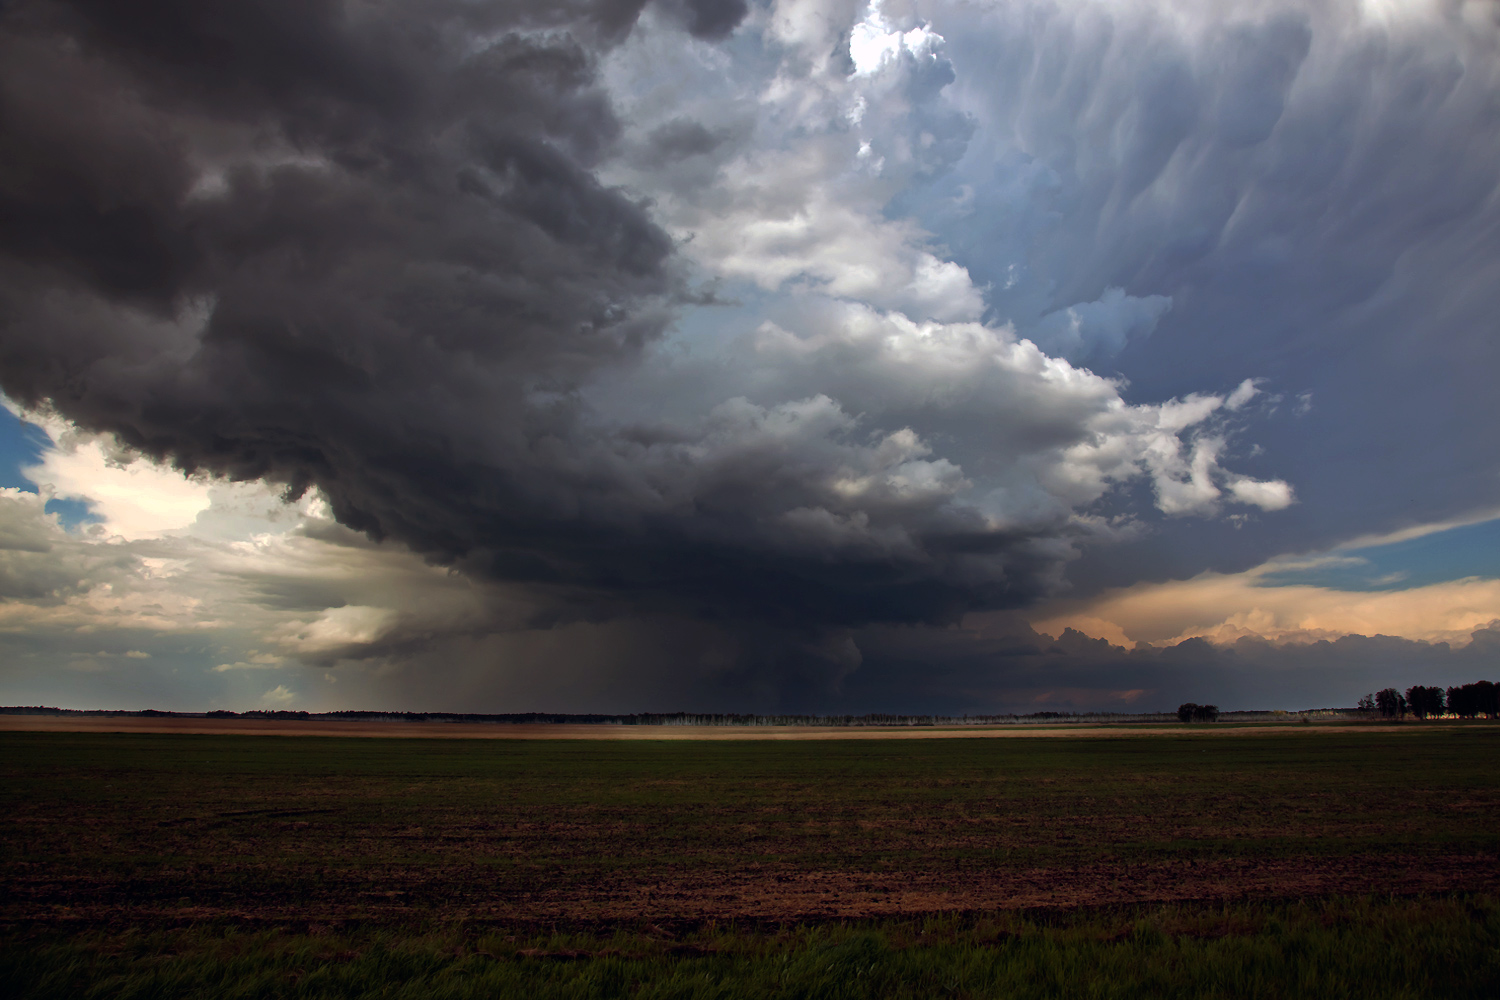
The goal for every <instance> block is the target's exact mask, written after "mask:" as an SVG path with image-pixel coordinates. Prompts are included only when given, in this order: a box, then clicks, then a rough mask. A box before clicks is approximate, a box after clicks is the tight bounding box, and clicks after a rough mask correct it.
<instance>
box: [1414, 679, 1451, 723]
mask: <svg viewBox="0 0 1500 1000" xmlns="http://www.w3.org/2000/svg"><path fill="white" fill-rule="evenodd" d="M1406 707H1407V708H1409V709H1410V710H1411V714H1412V715H1415V716H1416V717H1417V718H1419V719H1426V718H1428V717H1436V716H1439V715H1442V714H1443V689H1442V688H1440V687H1423V686H1422V685H1421V684H1413V685H1412V686H1411V687H1409V688H1407V689H1406Z"/></svg>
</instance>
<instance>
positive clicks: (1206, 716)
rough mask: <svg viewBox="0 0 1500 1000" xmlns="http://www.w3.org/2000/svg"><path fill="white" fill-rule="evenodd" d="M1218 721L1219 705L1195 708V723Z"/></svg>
mask: <svg viewBox="0 0 1500 1000" xmlns="http://www.w3.org/2000/svg"><path fill="white" fill-rule="evenodd" d="M1218 719H1219V706H1218V705H1197V706H1195V707H1194V708H1193V721H1194V722H1217V721H1218Z"/></svg>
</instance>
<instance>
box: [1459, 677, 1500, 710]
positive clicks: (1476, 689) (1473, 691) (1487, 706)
mask: <svg viewBox="0 0 1500 1000" xmlns="http://www.w3.org/2000/svg"><path fill="white" fill-rule="evenodd" d="M1495 692H1496V688H1495V685H1494V684H1492V683H1490V682H1489V681H1475V682H1474V683H1473V684H1465V685H1464V686H1462V687H1451V688H1449V689H1448V711H1450V712H1452V713H1453V714H1454V715H1456V716H1458V717H1459V718H1460V719H1477V718H1479V716H1481V715H1483V716H1486V717H1487V718H1491V719H1493V718H1494V717H1495V716H1496V715H1497V714H1500V712H1497V711H1496V706H1495Z"/></svg>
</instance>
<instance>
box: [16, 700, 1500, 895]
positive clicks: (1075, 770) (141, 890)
mask: <svg viewBox="0 0 1500 1000" xmlns="http://www.w3.org/2000/svg"><path fill="white" fill-rule="evenodd" d="M1497 750H1500V727H1495V726H1473V727H1449V728H1446V729H1443V728H1426V729H1423V728H1418V727H1408V728H1407V729H1405V730H1402V731H1400V732H1397V733H1381V732H1373V731H1364V730H1361V731H1344V732H1338V733H1326V734H1317V733H1311V734H1310V733H1308V732H1307V731H1306V727H1301V728H1300V729H1299V730H1297V731H1293V732H1291V733H1287V734H1284V735H1283V737H1282V738H1280V739H1268V738H1266V736H1265V735H1263V734H1256V735H1246V734H1243V733H1242V734H1240V735H1239V736H1238V737H1236V736H1235V735H1233V734H1229V733H1216V734H1214V735H1212V736H1210V735H1203V734H1201V733H1200V734H1198V735H1192V736H1188V737H1183V738H1178V739H1155V740H1153V739H1149V738H1138V737H1135V736H1132V737H1130V738H1116V739H1112V740H1111V739H1106V738H1102V737H1098V736H1095V737H1092V738H1084V739H1074V740H1060V739H1043V740H1030V741H1028V740H987V739H972V740H967V741H960V740H942V741H936V742H933V741H893V742H879V741H869V740H866V741H824V742H810V741H797V742H792V743H743V742H741V743H736V742H720V743H712V744H706V743H697V744H693V743H683V742H675V743H639V742H631V743H614V744H609V743H599V742H569V741H554V742H548V741H490V740H484V741H471V742H467V743H461V742H452V741H408V740H401V741H389V740H318V739H285V740H265V739H256V738H244V737H207V736H185V735H177V736H162V735H139V734H138V735H128V736H107V735H63V734H37V733H32V734H8V735H5V736H3V737H0V890H3V891H0V921H6V922H16V921H21V922H38V921H44V922H52V921H62V922H65V923H66V922H74V921H84V922H97V921H107V922H128V923H140V922H146V923H152V922H161V921H168V922H182V921H196V920H204V919H216V920H217V919H229V920H233V921H237V922H246V921H248V922H257V921H271V922H284V921H287V920H306V921H342V920H376V921H408V920H413V919H430V918H441V919H450V918H465V919H477V920H485V921H499V922H506V923H516V924H546V923H549V922H557V921H585V922H590V923H606V924H607V923H621V922H631V921H652V922H656V923H663V922H670V921H711V920H725V919H735V920H752V921H783V920H793V919H805V918H847V917H864V916H899V915H908V914H917V913H929V912H936V911H982V910H996V909H1011V908H1032V907H1049V908H1051V907H1075V906H1096V905H1106V904H1117V903H1147V902H1159V901H1161V902H1165V901H1183V900H1229V899H1256V898H1287V897H1301V896H1322V895H1332V894H1358V893H1369V892H1379V893H1386V892H1389V893H1428V892H1447V891H1453V890H1469V891H1500V865H1497V858H1500V769H1497V768H1496V767H1495V764H1496V762H1497V760H1500V754H1497Z"/></svg>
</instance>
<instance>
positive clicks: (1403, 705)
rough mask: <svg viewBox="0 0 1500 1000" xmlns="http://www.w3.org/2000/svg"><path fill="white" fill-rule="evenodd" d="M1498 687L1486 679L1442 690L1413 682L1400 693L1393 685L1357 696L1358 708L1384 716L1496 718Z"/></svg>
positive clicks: (1498, 716)
mask: <svg viewBox="0 0 1500 1000" xmlns="http://www.w3.org/2000/svg"><path fill="white" fill-rule="evenodd" d="M1497 695H1500V687H1497V686H1496V685H1495V684H1492V683H1491V682H1489V681H1475V682H1474V683H1473V684H1464V685H1461V686H1459V687H1450V688H1449V689H1448V690H1447V691H1444V690H1443V689H1442V688H1440V687H1425V686H1423V685H1421V684H1414V685H1412V686H1411V687H1409V688H1407V689H1406V691H1405V692H1404V693H1403V692H1401V691H1398V690H1396V689H1395V688H1385V689H1384V690H1382V691H1376V692H1375V693H1374V694H1367V695H1365V696H1364V697H1363V698H1361V699H1359V707H1360V710H1361V711H1365V712H1379V713H1380V714H1381V715H1382V716H1384V717H1385V718H1387V719H1402V718H1405V717H1406V716H1407V714H1408V713H1410V714H1411V715H1415V716H1416V717H1417V718H1419V719H1428V718H1439V717H1441V716H1444V715H1452V716H1456V717H1457V718H1460V719H1477V718H1479V717H1481V716H1483V717H1484V718H1486V719H1494V718H1500V703H1497V702H1500V699H1497Z"/></svg>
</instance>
